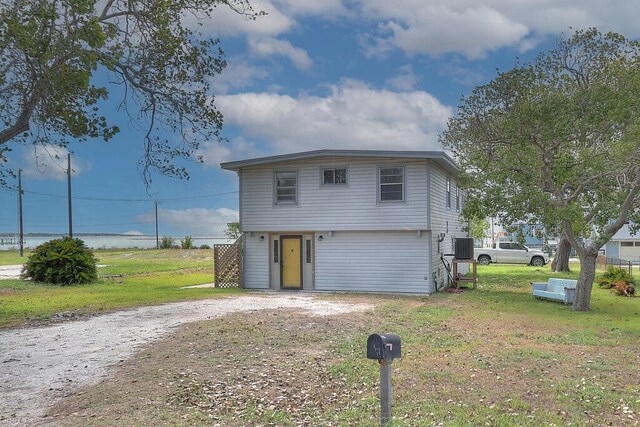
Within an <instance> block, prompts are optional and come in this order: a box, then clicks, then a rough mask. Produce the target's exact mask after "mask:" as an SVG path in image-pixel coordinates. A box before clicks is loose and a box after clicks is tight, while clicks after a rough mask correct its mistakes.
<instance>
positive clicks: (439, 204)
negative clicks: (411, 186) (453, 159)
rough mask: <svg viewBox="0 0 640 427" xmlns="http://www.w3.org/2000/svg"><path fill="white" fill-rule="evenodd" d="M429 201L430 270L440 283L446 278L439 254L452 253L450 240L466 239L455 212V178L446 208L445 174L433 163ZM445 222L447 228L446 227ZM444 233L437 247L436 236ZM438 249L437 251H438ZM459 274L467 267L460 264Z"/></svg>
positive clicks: (456, 183) (458, 216)
mask: <svg viewBox="0 0 640 427" xmlns="http://www.w3.org/2000/svg"><path fill="white" fill-rule="evenodd" d="M429 165H430V167H429V185H430V194H429V200H430V203H431V210H430V212H429V214H430V220H431V232H432V247H433V251H432V268H433V271H434V272H435V273H436V281H437V282H438V283H442V281H443V280H444V279H445V277H446V272H445V271H444V267H443V265H442V261H441V260H440V253H445V254H446V253H453V250H454V248H453V243H452V238H455V237H466V236H467V233H465V232H463V231H462V226H463V224H462V222H461V217H460V214H461V212H458V211H457V210H456V187H457V185H458V182H457V177H456V176H455V175H453V174H451V175H450V177H451V207H450V208H448V207H447V195H446V186H447V172H446V171H445V170H444V169H443V168H441V167H440V166H438V165H437V164H436V163H435V162H433V161H431V162H429ZM447 221H448V222H449V226H448V227H447ZM447 228H448V230H447ZM440 233H445V234H446V235H445V238H444V241H442V242H441V243H440V244H439V246H438V235H439V234H440ZM438 248H439V251H438ZM459 271H460V272H461V273H463V274H464V273H466V272H467V271H468V265H466V264H461V265H460V266H459Z"/></svg>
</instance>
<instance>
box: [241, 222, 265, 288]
mask: <svg viewBox="0 0 640 427" xmlns="http://www.w3.org/2000/svg"><path fill="white" fill-rule="evenodd" d="M260 236H265V238H264V241H262V242H261V241H260V240H259V239H260ZM243 269H244V270H243V287H245V288H248V289H269V234H268V233H253V235H252V236H249V235H247V234H245V236H244V263H243Z"/></svg>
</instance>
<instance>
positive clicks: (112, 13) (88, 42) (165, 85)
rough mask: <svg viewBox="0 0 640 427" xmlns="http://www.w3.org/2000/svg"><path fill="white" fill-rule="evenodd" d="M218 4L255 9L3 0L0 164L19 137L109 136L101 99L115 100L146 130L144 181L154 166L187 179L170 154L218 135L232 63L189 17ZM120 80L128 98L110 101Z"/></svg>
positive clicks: (238, 0)
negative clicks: (221, 82)
mask: <svg viewBox="0 0 640 427" xmlns="http://www.w3.org/2000/svg"><path fill="white" fill-rule="evenodd" d="M218 6H225V7H230V8H231V9H233V10H234V11H236V12H237V13H240V14H244V15H246V16H247V17H248V18H249V19H251V18H255V16H256V15H258V14H259V13H258V14H256V13H254V11H253V10H252V9H251V6H250V4H249V3H248V1H247V0H104V1H103V0H100V1H98V0H0V162H6V161H7V160H6V156H5V154H6V153H7V151H10V147H11V145H13V144H16V143H28V144H58V145H65V144H67V142H68V141H69V140H70V139H73V140H76V141H78V140H79V141H82V140H85V139H87V138H100V139H103V140H109V139H110V138H112V137H113V136H114V135H115V134H116V133H117V132H118V126H117V125H116V124H115V123H112V122H111V120H109V119H108V117H109V116H110V115H111V114H110V113H111V111H107V110H106V108H105V105H108V106H113V105H119V108H120V109H122V110H124V111H126V112H127V113H128V114H129V117H130V118H131V119H132V120H134V121H135V122H136V123H137V124H138V125H140V127H141V129H143V131H144V137H143V141H142V143H143V153H144V154H143V155H142V158H141V161H140V167H141V170H142V172H143V177H144V179H145V182H146V183H148V182H149V179H150V171H151V170H152V169H156V170H158V171H159V172H160V173H162V174H166V175H173V176H179V177H184V176H187V173H186V170H185V169H184V168H183V167H181V166H178V165H177V164H176V163H175V162H174V161H173V160H174V159H176V158H180V157H184V158H191V157H192V156H193V153H194V152H195V151H196V150H197V148H198V145H199V143H200V142H201V141H204V140H216V139H219V137H220V134H219V132H220V129H221V126H222V115H221V114H220V112H219V111H217V109H216V107H215V105H214V96H213V93H212V90H211V83H212V79H213V78H214V77H215V76H216V75H217V74H219V73H220V72H221V70H222V69H223V68H224V67H225V66H226V62H225V60H224V56H223V52H222V50H220V48H219V46H218V40H216V39H210V38H207V37H205V36H204V35H203V34H202V32H201V31H200V30H199V29H198V28H199V26H198V25H192V26H187V25H185V24H184V22H193V21H197V19H196V20H193V19H191V20H187V19H186V18H187V17H193V16H195V17H197V18H198V19H201V18H207V17H209V16H211V14H212V12H213V11H214V10H215V8H216V7H218ZM118 86H119V87H120V88H121V91H119V92H120V93H121V94H123V97H122V98H121V99H119V100H118V102H112V103H110V104H105V103H104V102H103V101H104V100H105V99H107V97H108V96H109V88H110V87H111V88H113V87H118ZM127 124H129V123H127ZM167 134H170V136H167ZM9 172H10V171H9ZM6 173H7V170H6V169H0V180H3V179H4V178H5V177H6ZM0 183H1V182H0Z"/></svg>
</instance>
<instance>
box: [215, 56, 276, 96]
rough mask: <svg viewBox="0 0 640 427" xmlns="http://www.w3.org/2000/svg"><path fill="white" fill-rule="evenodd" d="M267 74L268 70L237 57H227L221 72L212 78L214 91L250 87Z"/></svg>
mask: <svg viewBox="0 0 640 427" xmlns="http://www.w3.org/2000/svg"><path fill="white" fill-rule="evenodd" d="M268 76H269V72H268V71H267V70H266V69H264V68H261V67H257V66H254V65H251V64H249V62H247V61H246V60H244V59H242V58H239V57H233V58H229V59H228V60H227V67H226V68H225V69H224V70H223V71H222V74H220V75H218V76H216V78H215V79H214V80H213V89H214V93H217V94H225V93H228V92H229V91H230V90H233V89H242V88H246V87H251V86H253V85H254V84H255V83H256V82H257V81H259V80H262V79H265V78H267V77H268Z"/></svg>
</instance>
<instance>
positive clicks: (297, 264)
mask: <svg viewBox="0 0 640 427" xmlns="http://www.w3.org/2000/svg"><path fill="white" fill-rule="evenodd" d="M280 246H281V247H282V257H281V258H280V259H281V263H282V264H281V269H282V270H281V273H282V274H281V276H280V277H281V278H282V287H283V288H301V287H302V268H301V267H302V265H301V264H302V237H301V236H295V237H281V245H280Z"/></svg>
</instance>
